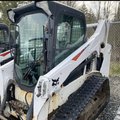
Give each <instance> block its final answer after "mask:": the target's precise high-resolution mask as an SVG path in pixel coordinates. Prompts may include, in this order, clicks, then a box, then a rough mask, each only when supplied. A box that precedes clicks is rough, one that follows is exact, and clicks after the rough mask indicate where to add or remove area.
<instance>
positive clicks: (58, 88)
mask: <svg viewBox="0 0 120 120" xmlns="http://www.w3.org/2000/svg"><path fill="white" fill-rule="evenodd" d="M7 12H8V17H9V19H10V20H11V22H12V25H13V28H15V29H14V31H15V33H16V34H17V37H16V40H15V43H14V46H15V52H14V56H15V59H14V71H13V76H11V78H9V81H8V82H7V85H6V86H5V91H4V94H3V95H5V96H1V97H2V100H3V102H2V107H1V116H2V117H4V119H9V120H94V119H95V118H96V117H97V116H98V115H99V113H100V112H101V111H102V110H103V109H104V107H105V106H106V104H107V103H108V101H109V97H110V88H109V79H108V76H109V65H110V54H111V46H110V45H109V44H108V43H107V37H108V32H109V21H107V20H101V21H99V22H98V24H97V28H96V31H95V33H94V34H93V35H92V36H91V37H90V38H89V39H87V38H86V20H85V15H84V14H83V13H82V12H80V11H78V10H75V9H74V8H71V7H68V6H66V5H63V4H61V3H59V2H53V1H37V2H33V3H31V4H28V5H25V6H23V7H20V8H13V9H10V10H8V11H7Z"/></svg>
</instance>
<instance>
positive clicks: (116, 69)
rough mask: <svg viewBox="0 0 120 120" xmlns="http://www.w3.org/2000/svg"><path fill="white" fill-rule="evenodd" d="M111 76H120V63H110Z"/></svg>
mask: <svg viewBox="0 0 120 120" xmlns="http://www.w3.org/2000/svg"><path fill="white" fill-rule="evenodd" d="M110 76H120V62H111V63H110Z"/></svg>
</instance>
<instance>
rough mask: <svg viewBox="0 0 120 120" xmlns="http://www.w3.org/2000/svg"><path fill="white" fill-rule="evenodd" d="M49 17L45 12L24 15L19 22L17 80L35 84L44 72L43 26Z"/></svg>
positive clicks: (25, 83) (16, 62)
mask: <svg viewBox="0 0 120 120" xmlns="http://www.w3.org/2000/svg"><path fill="white" fill-rule="evenodd" d="M47 21H48V18H47V16H46V15H45V14H44V13H35V14H30V15H26V16H24V17H23V18H22V19H21V21H20V22H19V23H18V24H17V25H18V27H17V28H19V29H18V30H17V29H16V30H17V33H18V36H19V37H18V38H19V39H18V38H17V39H16V42H17V43H18V46H19V47H18V48H17V56H16V60H15V71H16V76H17V78H16V79H17V80H18V81H19V82H20V83H21V84H23V85H26V86H32V85H33V84H35V83H36V82H37V80H38V78H39V76H40V75H42V74H43V73H44V67H45V66H44V55H43V26H45V24H46V23H47Z"/></svg>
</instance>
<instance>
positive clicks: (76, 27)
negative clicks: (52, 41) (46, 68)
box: [55, 15, 84, 66]
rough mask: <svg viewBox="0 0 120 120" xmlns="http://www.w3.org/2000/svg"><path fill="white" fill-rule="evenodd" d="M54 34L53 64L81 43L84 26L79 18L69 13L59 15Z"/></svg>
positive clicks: (61, 59) (57, 62)
mask: <svg viewBox="0 0 120 120" xmlns="http://www.w3.org/2000/svg"><path fill="white" fill-rule="evenodd" d="M59 18H60V19H59V22H58V24H57V35H56V51H55V66H56V65H57V64H59V63H60V62H61V61H63V60H64V59H65V58H66V57H68V56H69V55H70V54H71V53H73V52H74V51H75V50H76V49H78V48H79V47H80V46H81V45H82V44H83V38H84V28H83V23H82V21H80V20H79V19H77V18H76V17H73V16H69V15H61V16H59Z"/></svg>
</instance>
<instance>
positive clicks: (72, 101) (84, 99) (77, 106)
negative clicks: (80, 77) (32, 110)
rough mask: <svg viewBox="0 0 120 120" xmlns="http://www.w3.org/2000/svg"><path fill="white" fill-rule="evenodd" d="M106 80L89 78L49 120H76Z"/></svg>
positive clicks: (103, 78)
mask: <svg viewBox="0 0 120 120" xmlns="http://www.w3.org/2000/svg"><path fill="white" fill-rule="evenodd" d="M106 79H107V78H106V77H100V76H96V75H92V76H89V77H88V78H87V80H86V81H85V83H84V84H83V85H82V87H80V88H79V89H78V90H77V91H76V92H74V93H73V94H71V95H70V96H69V97H68V100H67V102H66V103H65V104H63V105H62V106H60V107H59V108H58V110H57V111H56V113H55V114H54V115H53V116H52V117H51V118H50V119H49V120H77V119H78V116H79V114H80V113H81V112H82V111H83V110H84V108H85V106H86V105H87V104H88V103H89V102H90V101H91V99H92V98H93V97H94V96H95V94H96V92H97V91H98V90H99V89H100V87H101V85H102V84H103V83H104V82H105V80H106Z"/></svg>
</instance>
